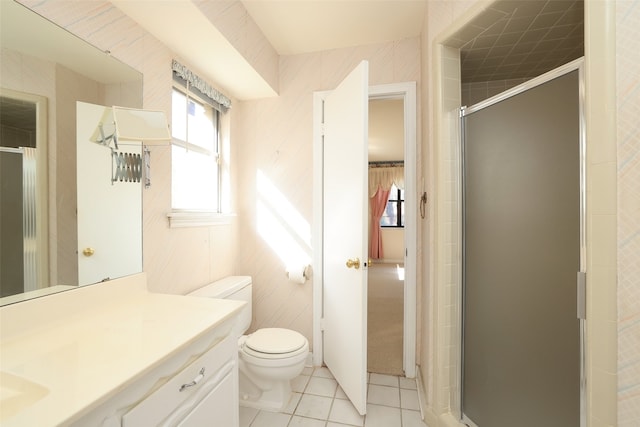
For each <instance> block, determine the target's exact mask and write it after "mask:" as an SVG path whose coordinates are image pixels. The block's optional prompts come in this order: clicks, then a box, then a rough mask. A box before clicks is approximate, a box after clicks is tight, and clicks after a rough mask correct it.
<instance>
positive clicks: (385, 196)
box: [369, 187, 391, 259]
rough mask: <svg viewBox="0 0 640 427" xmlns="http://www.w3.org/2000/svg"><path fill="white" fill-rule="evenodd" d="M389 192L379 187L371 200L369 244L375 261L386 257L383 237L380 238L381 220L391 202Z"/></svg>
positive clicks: (370, 254) (371, 255) (370, 253)
mask: <svg viewBox="0 0 640 427" xmlns="http://www.w3.org/2000/svg"><path fill="white" fill-rule="evenodd" d="M390 192H391V189H389V190H383V189H382V187H378V191H376V194H374V195H373V197H371V199H370V203H371V234H370V236H369V237H370V239H371V241H370V243H369V257H371V258H374V259H380V258H382V257H383V256H384V253H383V251H382V237H381V236H380V218H382V214H383V213H384V209H385V208H386V207H387V202H388V201H389V193H390Z"/></svg>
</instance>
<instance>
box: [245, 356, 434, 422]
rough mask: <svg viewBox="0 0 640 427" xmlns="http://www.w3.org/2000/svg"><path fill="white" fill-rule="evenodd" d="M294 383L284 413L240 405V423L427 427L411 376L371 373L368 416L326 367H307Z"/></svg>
mask: <svg viewBox="0 0 640 427" xmlns="http://www.w3.org/2000/svg"><path fill="white" fill-rule="evenodd" d="M291 385H292V389H293V392H294V393H293V396H292V397H291V400H290V401H289V404H288V405H287V407H286V408H285V409H284V410H283V411H282V412H281V413H274V412H267V411H259V410H257V409H252V408H245V407H240V427H352V426H359V427H426V425H425V424H424V423H423V422H422V420H421V419H420V408H419V406H418V392H417V390H416V382H415V380H412V379H407V378H403V377H395V376H391V375H380V374H369V390H368V393H367V415H365V416H361V415H360V414H358V412H357V411H356V410H355V408H354V407H353V405H351V402H349V400H348V399H347V397H346V395H345V394H344V392H343V391H342V388H341V387H340V386H339V385H338V383H337V382H336V380H335V379H334V378H333V376H332V375H331V372H329V370H328V369H327V368H305V370H304V372H303V373H302V375H300V376H299V377H298V378H296V379H294V380H293V381H292V384H291Z"/></svg>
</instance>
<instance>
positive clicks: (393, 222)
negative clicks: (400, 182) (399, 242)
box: [380, 184, 404, 227]
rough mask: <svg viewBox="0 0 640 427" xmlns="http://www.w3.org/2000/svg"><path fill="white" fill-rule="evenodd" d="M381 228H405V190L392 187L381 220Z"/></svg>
mask: <svg viewBox="0 0 640 427" xmlns="http://www.w3.org/2000/svg"><path fill="white" fill-rule="evenodd" d="M380 226H381V227H404V190H401V189H399V188H398V187H396V185H395V184H393V185H392V186H391V191H390V192H389V201H388V202H387V207H386V208H385V210H384V213H383V214H382V217H381V218H380Z"/></svg>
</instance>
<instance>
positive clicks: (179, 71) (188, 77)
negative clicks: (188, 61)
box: [171, 59, 231, 111]
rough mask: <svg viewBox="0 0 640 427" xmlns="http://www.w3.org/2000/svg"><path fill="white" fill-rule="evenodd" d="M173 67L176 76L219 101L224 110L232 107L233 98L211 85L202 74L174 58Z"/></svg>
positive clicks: (216, 101)
mask: <svg viewBox="0 0 640 427" xmlns="http://www.w3.org/2000/svg"><path fill="white" fill-rule="evenodd" d="M171 68H172V69H173V72H174V74H175V75H176V76H178V77H180V78H181V79H183V80H184V81H186V82H188V83H189V86H190V87H193V88H195V89H197V90H198V91H200V92H201V93H202V94H204V95H206V96H207V97H209V98H211V99H212V100H213V101H215V103H217V104H218V105H219V106H220V107H221V108H222V109H223V110H224V111H226V110H228V109H229V108H231V100H230V99H229V98H227V97H226V96H225V95H224V94H223V93H221V92H219V91H218V90H216V89H214V88H213V87H211V85H210V84H209V83H207V82H206V81H204V80H203V79H202V78H201V77H200V76H198V75H197V74H194V73H193V72H192V71H191V70H190V69H188V68H187V67H185V66H184V65H182V64H181V63H179V62H178V61H176V60H175V59H174V60H173V62H172V64H171Z"/></svg>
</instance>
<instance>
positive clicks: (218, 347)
mask: <svg viewBox="0 0 640 427" xmlns="http://www.w3.org/2000/svg"><path fill="white" fill-rule="evenodd" d="M222 330H224V335H223V336H226V338H224V339H222V340H220V338H221V337H220V335H219V333H220V331H216V332H218V333H216V334H214V335H209V336H207V337H205V338H203V339H200V340H198V341H197V342H196V343H194V344H192V345H190V346H187V347H186V348H184V349H182V350H181V351H179V352H178V353H177V354H176V355H174V356H173V357H171V358H170V359H169V360H167V361H166V362H164V363H162V364H160V365H159V366H158V367H157V368H155V369H153V370H152V371H151V372H149V373H148V374H146V375H144V376H143V377H142V378H140V379H138V380H136V381H132V382H131V383H129V384H128V385H127V386H126V387H125V388H124V389H123V390H121V391H120V392H119V393H117V394H116V395H115V396H114V397H112V398H111V399H109V400H107V401H106V402H105V403H103V404H102V405H100V406H99V407H97V408H95V409H93V410H92V411H91V412H89V413H88V414H87V415H85V416H84V417H82V418H81V419H79V420H78V421H76V422H74V423H73V424H71V427H86V426H96V427H147V426H163V427H170V426H181V427H183V426H184V427H206V426H221V427H238V425H239V422H240V421H239V398H238V345H237V340H236V339H234V338H233V337H232V336H230V335H228V332H229V327H228V326H227V325H223V327H222ZM212 342H215V343H216V344H215V345H213V346H211V343H212Z"/></svg>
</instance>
